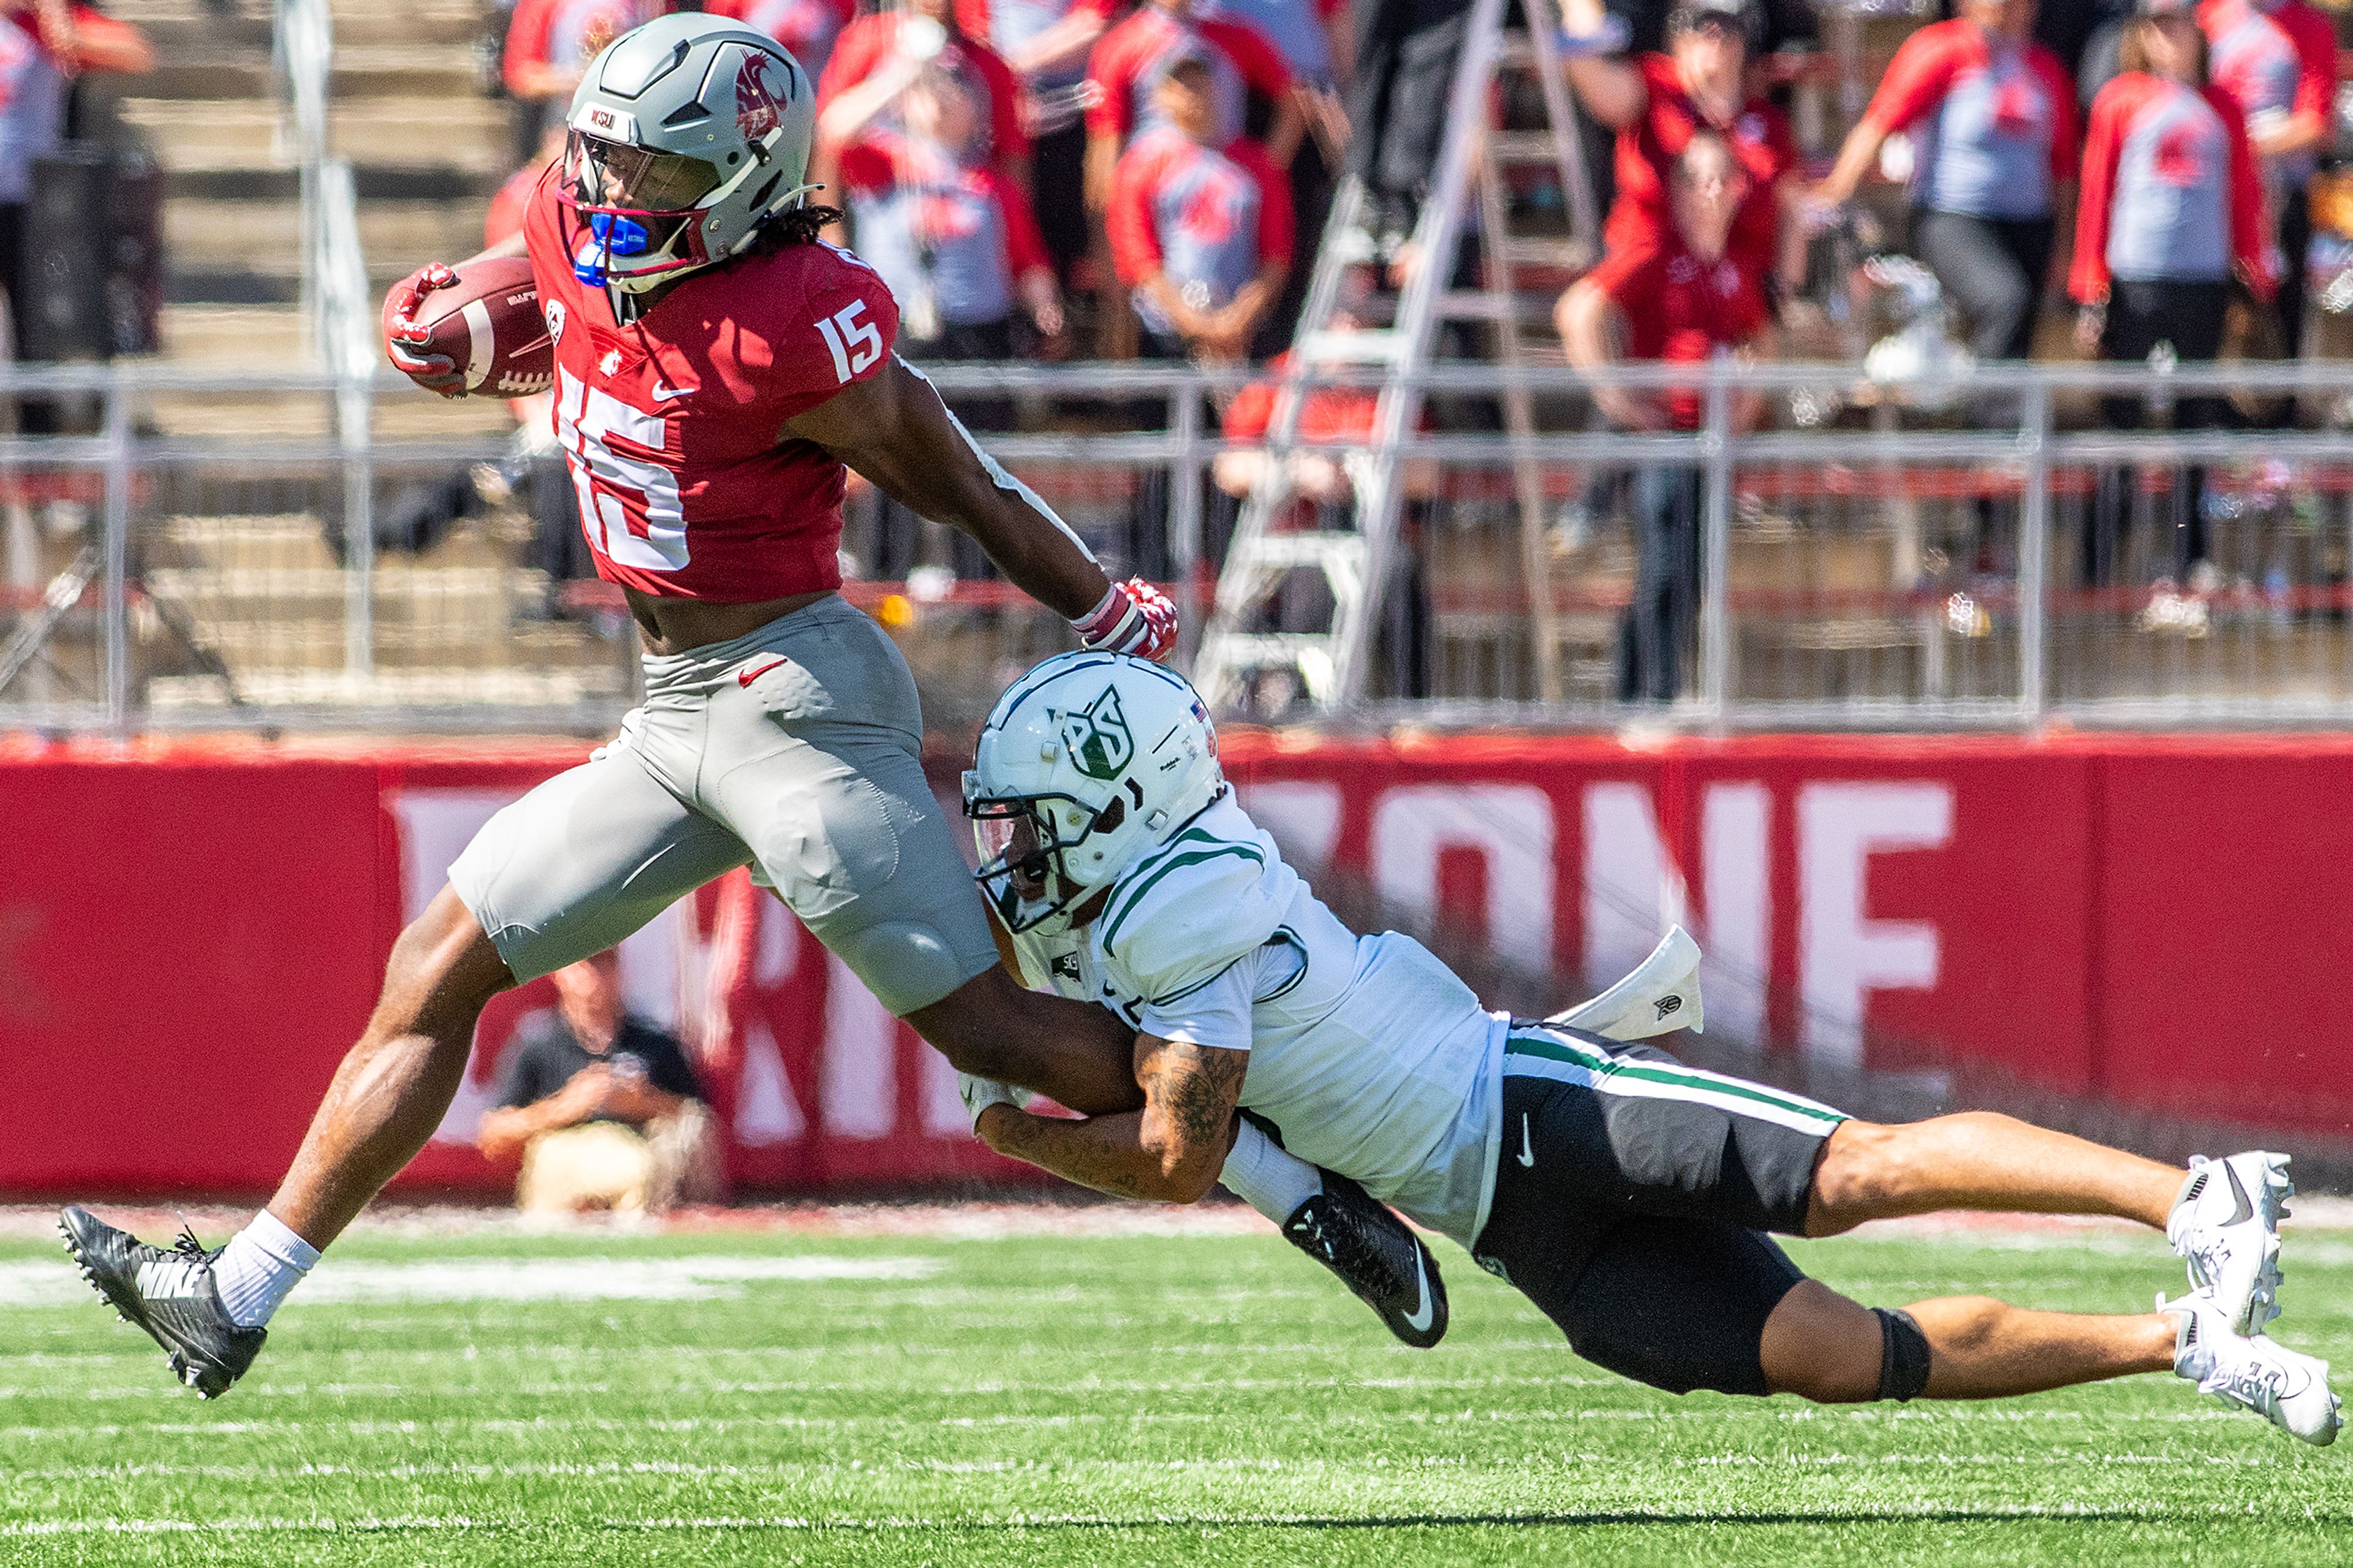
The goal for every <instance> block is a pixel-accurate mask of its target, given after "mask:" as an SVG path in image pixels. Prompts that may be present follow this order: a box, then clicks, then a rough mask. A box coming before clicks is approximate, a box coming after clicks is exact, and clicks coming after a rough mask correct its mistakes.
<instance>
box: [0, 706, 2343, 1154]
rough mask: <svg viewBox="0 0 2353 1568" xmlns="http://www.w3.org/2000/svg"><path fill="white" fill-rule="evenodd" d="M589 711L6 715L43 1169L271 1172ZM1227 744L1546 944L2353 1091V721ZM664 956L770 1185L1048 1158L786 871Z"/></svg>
mask: <svg viewBox="0 0 2353 1568" xmlns="http://www.w3.org/2000/svg"><path fill="white" fill-rule="evenodd" d="M584 750H585V748H584V747H581V746H578V745H571V744H533V745H526V746H509V747H501V748H485V747H482V746H480V745H462V746H461V745H447V746H442V745H432V744H401V745H398V746H377V747H374V748H349V747H332V746H326V745H269V744H264V743H259V742H243V741H237V742H226V741H224V742H169V743H166V742H153V743H139V744H134V745H131V746H124V747H115V746H108V745H101V744H98V743H89V744H74V745H58V746H50V745H42V744H38V743H32V742H22V743H19V742H0V823H5V831H0V1061H5V1071H6V1075H7V1081H6V1089H5V1092H0V1192H6V1193H11V1194H45V1195H46V1194H67V1193H76V1194H92V1195H94V1194H120V1195H127V1194H153V1195H169V1194H190V1193H198V1192H207V1193H220V1192H230V1191H259V1190H264V1189H266V1188H267V1187H268V1186H269V1185H270V1184H271V1183H272V1182H273V1181H274V1180H275V1179H276V1177H277V1175H278V1173H280V1170H281V1169H282V1168H283V1166H284V1164H285V1162H286V1160H287V1159H288V1157H289V1156H290V1154H291V1152H292V1151H293V1148H294V1146H295V1143H296V1142H297V1141H298V1140H299V1139H300V1137H301V1131H302V1128H303V1126H304V1124H305V1123H306V1121H307V1120H308V1118H309V1115H310V1112H311V1108H312V1106H313V1105H314V1104H315V1103H316V1102H317V1100H318V1097H319V1095H320V1092H321V1091H322V1089H323V1088H324V1087H325V1085H326V1082H327V1080H328V1079H329V1077H330V1076H331V1075H332V1072H333V1070H334V1067H335V1063H336V1062H337V1060H338V1059H340V1058H341V1056H342V1054H343V1049H344V1047H346V1046H347V1045H348V1044H349V1042H350V1041H351V1039H352V1038H353V1037H354V1036H356V1034H357V1033H358V1032H359V1030H360V1028H361V1027H362V1026H363V1025H364V1023H365V1021H366V1017H367V1014H368V1009H369V1007H370V1005H372V1003H373V1000H374V996H375V986H376V983H377V979H378V976H379V973H380V971H381V965H382V963H383V960H384V955H385V951H386V950H387V948H388V947H389V945H390V943H391V941H392V938H393V936H394V935H395V933H396V931H398V929H399V927H400V924H401V923H402V921H403V920H404V919H405V918H406V916H407V915H408V914H410V913H413V912H414V911H415V910H417V909H418V908H421V907H422V905H423V903H424V901H425V900H427V898H429V897H430V896H431V894H432V892H433V891H434V889H436V888H437V887H438V885H439V883H440V880H441V877H442V873H443V870H444V869H445V868H446V867H447V865H448V860H449V858H451V857H452V856H454V854H455V853H456V852H457V850H458V849H459V847H461V846H462V845H463V844H464V842H465V840H466V838H467V837H468V836H469V835H470V834H471V832H472V831H473V829H474V827H475V826H478V825H479V824H480V821H481V820H482V819H483V818H484V817H486V816H488V815H489V814H490V812H491V811H492V810H494V809H496V808H497V806H498V805H501V804H503V803H504V802H505V801H507V800H509V799H512V797H513V796H515V795H518V794H520V793H521V792H522V790H524V789H526V788H528V787H529V786H530V784H533V782H535V781H536V780H538V779H540V778H542V777H544V776H546V775H547V774H548V773H551V772H554V770H556V769H558V768H560V767H563V766H565V765H567V764H569V763H572V762H575V761H576V760H577V759H578V758H579V757H580V756H581V755H582V754H583V752H584ZM1226 762H1227V766H1228V770H1229V773H1231V774H1232V776H1233V777H1234V779H1235V780H1236V782H1237V784H1238V785H1239V787H1240V790H1241V792H1242V796H1243V799H1244V802H1245V803H1246V804H1247V805H1250V808H1251V809H1252V810H1253V811H1254V812H1255V813H1257V814H1258V816H1259V817H1260V819H1261V821H1262V822H1264V823H1266V824H1267V825H1268V826H1270V827H1271V829H1272V830H1273V831H1275V832H1276V833H1277V835H1278V836H1279V837H1282V839H1283V840H1284V841H1285V843H1286V846H1287V847H1288V849H1289V851H1290V853H1291V855H1292V857H1293V859H1294V860H1295V861H1297V862H1298V863H1299V864H1301V866H1302V867H1303V868H1304V869H1307V870H1309V871H1310V873H1311V874H1313V873H1314V871H1315V870H1316V869H1317V868H1319V867H1328V868H1332V870H1333V872H1334V874H1348V875H1353V876H1356V877H1360V878H1362V879H1365V880H1366V882H1368V883H1369V885H1370V886H1372V887H1373V888H1374V889H1377V890H1378V891H1379V892H1380V893H1381V894H1383V895H1384V896H1385V897H1386V898H1388V900H1391V901H1392V902H1393V903H1395V904H1396V905H1398V907H1401V908H1416V907H1425V908H1426V907H1431V906H1434V905H1439V904H1442V905H1443V907H1444V908H1445V910H1447V914H1448V918H1449V920H1450V921H1451V922H1452V923H1453V924H1454V925H1455V926H1456V927H1457V928H1458V929H1462V928H1464V927H1466V926H1467V927H1468V928H1469V929H1472V930H1474V931H1476V930H1482V929H1483V931H1484V932H1485V933H1486V939H1487V940H1488V941H1489V942H1491V943H1492V944H1493V946H1494V947H1495V948H1496V949H1498V950H1499V952H1500V953H1501V954H1502V955H1503V956H1504V957H1506V958H1510V959H1514V960H1517V961H1519V962H1522V963H1525V964H1527V965H1530V966H1533V967H1548V968H1551V969H1554V970H1556V971H1558V972H1559V973H1566V974H1575V973H1586V972H1591V973H1605V972H1613V971H1615V970H1617V969H1619V968H1620V967H1622V966H1623V965H1625V964H1626V963H1630V961H1631V960H1632V959H1633V958H1635V957H1638V956H1639V955H1640V952H1641V950H1643V949H1645V948H1647V946H1648V945H1649V943H1650V942H1651V938H1652V936H1653V935H1654V934H1655V931H1656V930H1657V928H1658V926H1659V924H1660V922H1661V921H1662V918H1664V917H1666V916H1668V915H1670V914H1674V915H1678V916H1679V917H1680V918H1682V919H1683V921H1685V923H1687V924H1689V925H1691V926H1692V927H1693V929H1694V931H1696V932H1697V933H1698V934H1699V935H1700V938H1701V940H1702V942H1703V944H1704V946H1705V947H1706V948H1707V949H1708V951H1709V953H1710V962H1711V964H1712V966H1713V969H1712V973H1710V974H1709V975H1708V989H1709V1010H1710V1016H1711V1017H1712V1018H1713V1019H1715V1020H1716V1022H1717V1026H1719V1027H1722V1028H1724V1029H1725V1030H1726V1031H1728V1032H1730V1033H1732V1034H1734V1035H1735V1036H1741V1035H1755V1036H1757V1037H1765V1038H1768V1039H1772V1040H1775V1041H1779V1042H1786V1043H1787V1045H1788V1047H1789V1048H1792V1049H1796V1050H1799V1051H1803V1052H1808V1053H1811V1054H1813V1055H1815V1056H1817V1057H1818V1058H1821V1059H1823V1060H1825V1061H1827V1062H1831V1063H1834V1064H1855V1063H1861V1064H1864V1065H1872V1066H1897V1067H1906V1066H1916V1065H1920V1064H1921V1063H1922V1062H1923V1061H1933V1060H1945V1059H1951V1058H1955V1057H1959V1058H1974V1059H1981V1060H1985V1061H1989V1062H1991V1063H1995V1064H1999V1065H2000V1066H2002V1067H2004V1068H2010V1069H2011V1070H2013V1071H2015V1072H2016V1073H2018V1074H2020V1075H2021V1076H2022V1077H2023V1078H2025V1079H2029V1080H2031V1081H2033V1082H2036V1083H2040V1084H2043V1085H2047V1086H2049V1087H2051V1088H2052V1089H2060V1090H2064V1091H2068V1092H2071V1093H2078V1094H2091V1095H2097V1096H2101V1097H2105V1098H2109V1099H2113V1100H2119V1101H2122V1102H2126V1103H2128V1104H2134V1105H2139V1106H2145V1107H2149V1108H2152V1109H2158V1110H2168V1111H2176V1112H2179V1113H2183V1114H2197V1115H2217V1114H2220V1115H2224V1116H2227V1117H2228V1118H2229V1119H2232V1120H2250V1121H2255V1120H2274V1121H2281V1122H2284V1123H2287V1124H2292V1125H2295V1126H2299V1127H2305V1128H2309V1129H2311V1130H2314V1131H2344V1130H2346V1129H2347V1128H2348V1127H2353V994H2348V993H2347V991H2345V990H2344V989H2341V988H2339V987H2337V986H2336V985H2335V984H2332V982H2333V980H2334V978H2335V976H2336V974H2337V971H2338V970H2339V968H2340V967H2341V966H2342V963H2343V960H2344V956H2345V954H2347V953H2348V952H2353V912H2348V911H2353V869H2348V868H2353V813H2348V812H2347V811H2346V810H2345V809H2344V803H2345V802H2346V801H2348V799H2353V737H2334V736H2328V737H2307V736H2283V737H2274V738H2232V737H2224V738H2208V737H2183V738H2139V737H2131V738H2113V737H2102V738H2089V737H2073V738H2057V739H2051V740H2045V741H2024V740H2019V739H2014V738H1962V739H1954V738H1930V737H1917V736H1905V737H1888V738H1877V737H1785V738H1763V739H1736V740H1726V741H1704V740H1681V739H1679V740H1669V741H1662V742H1656V743H1650V744H1629V743H1625V742H1619V741H1616V740H1611V739H1603V738H1534V737H1513V736H1487V737H1472V738H1464V737H1441V736H1430V737H1425V738H1420V739H1410V738H1398V739H1389V740H1382V741H1360V740H1334V739H1309V738H1304V737H1301V736H1297V735H1285V734H1271V733H1255V732H1250V731H1237V732H1235V733H1233V734H1230V735H1229V737H1228V738H1227V743H1226ZM625 960H626V962H625V966H624V975H625V980H626V982H627V984H628V986H629V988H630V990H631V992H632V994H633V996H634V997H635V999H636V1000H637V1002H638V1005H640V1006H641V1007H643V1008H644V1009H645V1010H647V1011H649V1012H650V1013H652V1014H654V1015H655V1016H658V1017H660V1018H662V1019H664V1020H667V1021H670V1022H672V1023H674V1024H675V1025H677V1026H679V1027H680V1028H681V1031H682V1032H683V1033H684V1034H685V1035H686V1036H687V1037H688V1038H689V1040H690V1043H691V1044H693V1045H695V1046H696V1047H698V1048H699V1049H700V1050H701V1051H702V1054H703V1056H704V1058H705V1060H706V1062H707V1064H708V1068H709V1073H708V1076H709V1078H710V1079H711V1083H712V1095H713V1099H714V1102H715V1106H716V1110H717V1112H718V1117H719V1121H720V1122H721V1124H722V1125H723V1128H724V1129H725V1130H726V1134H727V1138H728V1146H729V1158H730V1163H731V1166H732V1169H733V1173H734V1175H735V1177H736V1179H737V1181H738V1182H739V1184H743V1185H744V1186H745V1187H747V1188H749V1189H753V1190H768V1191H795V1192H823V1191H839V1190H846V1189H855V1188H860V1187H868V1188H871V1187H874V1186H879V1185H889V1184H902V1183H908V1182H917V1181H929V1180H937V1179H940V1178H944V1177H955V1176H962V1175H976V1174H989V1175H1006V1174H1009V1173H1014V1172H1016V1171H1017V1170H1018V1169H1019V1168H1018V1167H1013V1166H1010V1165H1009V1164H1007V1163H1003V1162H999V1161H997V1160H996V1159H995V1157H994V1156H991V1155H989V1154H988V1153H987V1152H986V1151H985V1150H982V1149H979V1148H978V1147H977V1146H976V1145H975V1144H974V1143H973V1142H971V1141H970V1140H969V1138H968V1137H967V1136H966V1135H965V1131H964V1125H965V1124H964V1121H963V1111H962V1107H961V1106H960V1105H958V1104H957V1103H956V1101H955V1094H954V1084H953V1079H952V1077H951V1075H950V1074H948V1073H947V1071H946V1070H945V1068H944V1063H942V1062H941V1061H940V1059H939V1058H938V1057H937V1056H936V1055H935V1054H934V1053H933V1052H931V1051H930V1050H929V1049H927V1048H925V1047H923V1046H922V1044H921V1042H919V1041H918V1040H916V1039H915V1037H913V1035H912V1034H911V1033H910V1032H909V1031H907V1030H906V1029H904V1028H903V1027H902V1026H898V1025H897V1024H895V1023H894V1022H892V1020H891V1019H889V1018H888V1017H887V1016H884V1015H882V1014H881V1011H880V1009H879V1008H878V1007H877V1006H876V1005H875V1004H874V1002H873V999H872V998H871V996H870V995H868V994H866V993H865V991H864V990H863V988H862V987H860V986H859V985H858V984H856V982H855V981H853V980H851V979H849V976H848V975H847V974H846V973H843V972H842V971H841V970H839V967H838V966H836V965H834V964H832V963H830V962H829V960H828V957H827V955H826V953H825V952H824V950H823V949H822V948H821V947H819V946H818V944H817V943H816V942H813V941H812V940H811V939H809V938H808V936H807V933H806V932H804V931H801V930H800V929H799V927H798V926H797V924H795V923H794V922H793V921H791V920H790V919H789V918H788V917H786V915H785V914H784V912H783V910H781V908H780V907H779V906H777V905H776V902H775V900H772V899H769V898H767V897H765V895H759V896H755V895H754V890H753V889H752V887H751V884H750V882H749V881H748V879H745V878H744V876H743V875H742V874H740V873H739V874H737V875H736V876H735V877H733V878H730V879H726V880H724V881H723V882H721V883H719V884H717V885H715V886H714V887H712V888H711V889H705V890H704V892H703V893H702V895H700V896H699V897H698V898H697V899H695V900H691V902H690V903H689V904H687V905H683V906H681V908H680V909H679V910H674V911H672V912H671V913H670V915H667V916H665V917H663V919H662V920H661V921H657V922H656V924H655V925H654V926H652V927H649V929H648V930H647V931H645V932H642V933H640V934H639V935H638V937H636V938H633V939H632V941H631V942H630V943H629V945H628V949H627V950H626V952H625ZM545 991H546V988H545V986H544V985H543V984H542V985H539V986H533V987H528V988H526V989H525V990H524V991H523V992H522V993H519V994H516V995H514V996H512V997H506V998H501V1001H500V1002H499V1004H498V1005H497V1006H496V1007H495V1008H494V1009H493V1010H492V1013H491V1016H490V1017H489V1018H488V1019H487V1020H486V1022H485V1026H484V1029H483V1031H482V1037H481V1039H480V1041H479V1042H478V1044H477V1048H476V1053H475V1060H474V1064H473V1069H472V1072H471V1074H470V1079H469V1086H468V1089H467V1092H466V1093H465V1094H464V1095H461V1096H460V1099H459V1103H458V1105H457V1106H456V1107H454V1108H453V1110H452V1111H451V1113H450V1116H449V1118H448V1121H447V1122H446V1123H445V1127H444V1135H443V1136H442V1137H441V1138H439V1139H437V1141H436V1142H434V1143H433V1144H432V1145H430V1146H429V1147H428V1148H427V1152H425V1153H424V1154H423V1155H422V1156H420V1157H419V1159H418V1161H417V1163H416V1165H415V1166H413V1167H412V1168H411V1169H410V1171H409V1172H408V1173H407V1174H406V1175H405V1176H404V1177H403V1178H402V1179H403V1182H404V1183H405V1184H406V1185H408V1186H409V1187H411V1188H418V1187H443V1188H459V1189H471V1190H477V1191H486V1192H487V1191H493V1190H496V1189H497V1188H498V1187H500V1186H501V1185H502V1184H504V1183H505V1182H506V1181H508V1180H509V1179H510V1175H511V1173H507V1172H503V1171H500V1170H496V1169H494V1168H492V1167H491V1165H490V1164H489V1163H486V1162H484V1161H483V1160H482V1159H481V1158H480V1156H479V1155H477V1154H476V1153H475V1152H473V1150H472V1148H471V1147H470V1143H469V1142H467V1141H466V1137H467V1134H468V1133H469V1131H470V1128H471V1125H472V1121H473V1118H474V1117H475V1116H477V1115H479V1113H480V1109H481V1106H482V1104H483V1102H484V1100H485V1098H486V1097H487V1094H488V1091H489V1084H490V1082H491V1077H492V1074H493V1071H494V1063H495V1060H496V1055H497V1051H498V1048H499V1047H501V1046H502V1045H503V1044H504V1042H505V1040H506V1038H507V1036H508V1034H509V1033H510V1032H511V1031H512V1028H513V1026H514V1024H515V1021H516V1020H517V1019H518V1018H520V1017H521V1016H523V1015H524V1014H525V1013H527V1012H529V1011H530V1010H531V1009H533V1008H534V1007H539V1006H544V1005H548V998H547V996H546V994H545ZM1563 999H1564V1000H1566V999H1567V997H1566V996H1564V998H1563ZM2225 1096H2227V1099H2226V1098H2224V1097H2225Z"/></svg>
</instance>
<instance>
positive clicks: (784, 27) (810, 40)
mask: <svg viewBox="0 0 2353 1568" xmlns="http://www.w3.org/2000/svg"><path fill="white" fill-rule="evenodd" d="M702 8H703V9H704V10H705V11H708V12H709V13H710V14H711V15H712V16H724V17H726V18H727V19H728V20H729V21H731V22H741V23H743V24H744V26H747V27H754V28H756V29H758V30H759V31H761V32H763V33H765V34H767V35H768V37H772V38H774V39H776V42H778V43H780V44H782V45H784V46H785V47H786V49H788V50H790V51H791V52H792V57H793V58H795V59H796V60H798V61H799V62H800V67H801V69H802V70H804V71H806V72H807V73H808V79H809V80H811V81H819V80H822V79H824V76H825V66H826V62H827V61H828V59H830V58H833V45H834V40H835V39H837V38H839V37H841V30H842V29H843V28H844V27H847V26H849V23H850V19H851V18H852V17H854V16H857V15H858V0H703V3H702Z"/></svg>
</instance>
